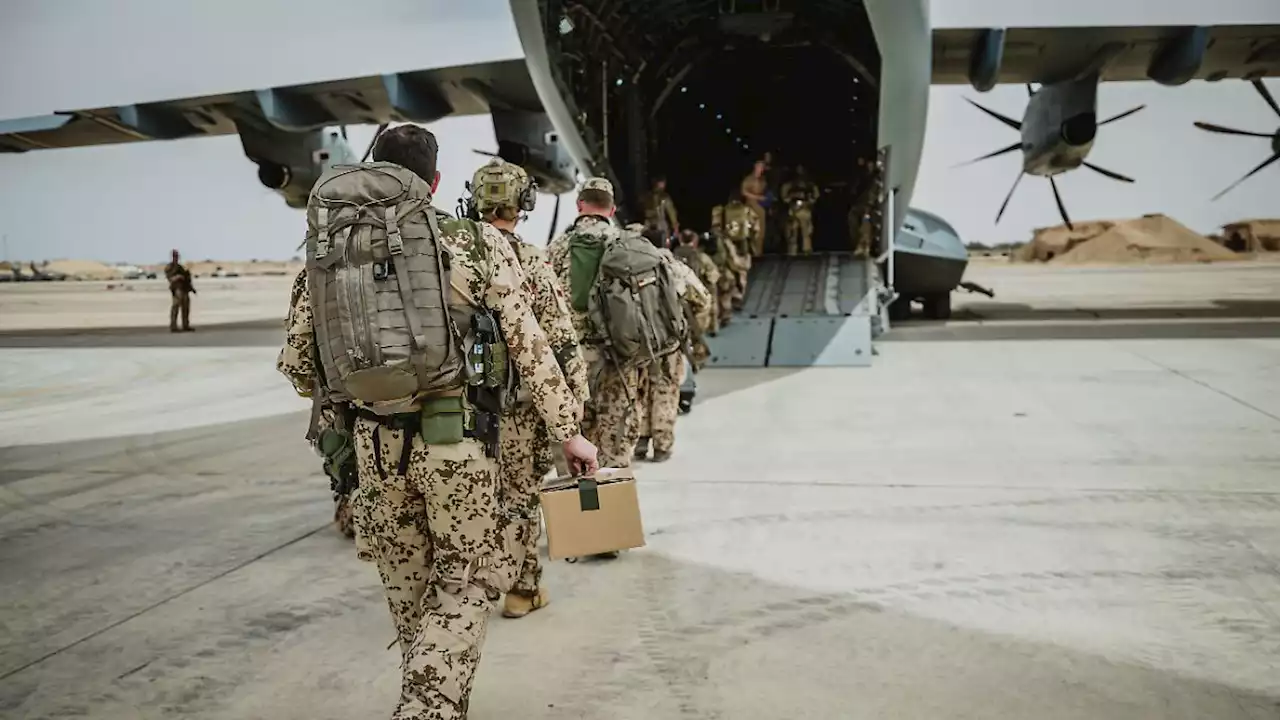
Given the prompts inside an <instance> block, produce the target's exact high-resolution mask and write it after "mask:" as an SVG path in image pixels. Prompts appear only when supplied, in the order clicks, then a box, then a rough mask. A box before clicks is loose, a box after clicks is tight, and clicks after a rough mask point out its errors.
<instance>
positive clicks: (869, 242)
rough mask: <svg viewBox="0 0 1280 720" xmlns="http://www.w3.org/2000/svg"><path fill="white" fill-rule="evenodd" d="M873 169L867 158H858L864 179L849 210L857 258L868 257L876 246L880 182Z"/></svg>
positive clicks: (850, 226)
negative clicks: (876, 217)
mask: <svg viewBox="0 0 1280 720" xmlns="http://www.w3.org/2000/svg"><path fill="white" fill-rule="evenodd" d="M873 167H874V166H872V165H869V164H868V163H867V161H866V159H865V158H858V170H859V172H862V173H864V177H863V179H862V186H861V188H860V189H859V190H858V191H857V193H856V194H855V195H854V198H853V205H852V206H851V207H850V208H849V232H850V234H851V235H852V236H853V244H854V250H853V252H854V255H855V256H857V257H867V256H868V255H869V254H870V252H871V248H872V247H873V245H874V242H873V241H874V237H873V236H874V235H875V214H876V212H877V210H878V208H877V206H876V203H877V202H878V200H879V193H880V180H879V175H878V173H872V169H873Z"/></svg>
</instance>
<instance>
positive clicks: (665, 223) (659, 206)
mask: <svg viewBox="0 0 1280 720" xmlns="http://www.w3.org/2000/svg"><path fill="white" fill-rule="evenodd" d="M644 224H645V225H646V226H647V227H651V228H654V229H656V230H657V231H658V232H660V233H661V234H662V237H666V238H669V237H671V236H672V235H677V234H679V233H680V219H679V218H678V217H677V216H676V204H675V203H674V202H673V201H672V200H671V196H670V195H668V194H667V179H666V178H665V177H663V176H662V175H659V176H658V177H656V178H655V179H654V181H653V189H652V190H650V191H649V192H647V193H645V194H644Z"/></svg>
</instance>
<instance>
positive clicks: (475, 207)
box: [467, 158, 538, 214]
mask: <svg viewBox="0 0 1280 720" xmlns="http://www.w3.org/2000/svg"><path fill="white" fill-rule="evenodd" d="M467 190H469V191H470V192H471V198H470V202H469V205H468V211H469V212H473V213H475V214H482V213H484V212H486V211H488V210H492V209H494V208H500V207H511V208H515V209H517V210H520V211H521V212H532V211H533V208H534V206H535V205H536V204H537V201H538V184H537V182H536V181H535V180H534V179H533V178H531V177H529V174H528V173H527V172H525V171H524V168H522V167H520V166H519V165H515V164H513V163H509V162H505V161H503V160H502V159H500V158H494V159H493V160H491V161H489V162H488V163H487V164H485V165H484V166H483V167H481V168H480V169H479V170H477V171H476V173H475V175H474V176H472V178H471V182H470V183H467Z"/></svg>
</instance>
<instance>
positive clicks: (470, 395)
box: [356, 386, 501, 478]
mask: <svg viewBox="0 0 1280 720" xmlns="http://www.w3.org/2000/svg"><path fill="white" fill-rule="evenodd" d="M492 394H493V393H491V392H489V391H488V389H487V388H484V387H477V386H471V387H468V388H467V389H466V390H465V391H461V390H460V391H458V392H457V393H456V394H448V395H434V396H431V397H428V398H424V399H423V400H421V401H420V404H421V407H420V408H419V409H418V410H417V411H415V412H407V413H397V414H395V415H379V414H377V413H375V412H372V411H369V410H366V409H364V408H357V409H356V416H357V417H360V418H363V419H365V420H368V421H370V422H373V423H377V425H378V427H377V428H376V429H375V430H374V441H373V459H374V464H375V465H376V466H377V468H378V473H379V474H380V475H382V476H383V477H384V478H385V477H386V472H385V470H384V469H383V463H382V443H381V441H380V440H379V438H378V432H379V431H380V430H381V429H382V428H387V429H390V430H398V431H404V433H405V438H404V443H403V444H402V447H401V450H400V459H399V462H398V463H397V466H396V468H397V472H398V474H400V475H403V474H404V473H405V472H406V471H407V470H408V469H409V456H410V454H411V452H412V449H413V438H412V436H413V435H419V436H420V437H421V438H422V442H423V443H424V444H426V445H428V446H431V445H456V444H458V443H460V442H462V441H463V440H469V439H470V440H479V441H480V442H481V443H482V444H483V445H484V449H485V454H486V455H488V456H489V457H491V458H495V459H496V458H497V457H498V417H499V414H500V410H501V407H500V403H499V402H498V401H497V398H495V397H490V395H492Z"/></svg>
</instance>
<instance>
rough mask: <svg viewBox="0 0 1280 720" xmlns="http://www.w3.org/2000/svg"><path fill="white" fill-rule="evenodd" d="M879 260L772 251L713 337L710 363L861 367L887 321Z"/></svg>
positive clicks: (709, 340)
mask: <svg viewBox="0 0 1280 720" xmlns="http://www.w3.org/2000/svg"><path fill="white" fill-rule="evenodd" d="M882 289H883V285H882V284H881V282H880V279H879V273H878V271H877V269H876V266H875V263H873V262H872V261H870V260H867V259H865V258H860V257H855V256H854V255H853V254H852V253H820V254H815V255H809V256H796V257H786V256H777V255H772V256H771V255H766V256H765V257H763V258H758V259H757V260H756V261H755V263H754V264H753V265H752V268H751V274H750V276H749V279H748V282H747V295H746V298H745V299H744V301H743V306H742V309H741V310H739V311H738V312H737V313H735V314H734V316H733V319H732V321H731V322H730V323H729V325H728V326H726V327H724V328H722V329H721V330H720V332H719V333H717V334H716V336H715V337H708V338H707V344H708V345H709V346H710V348H711V359H710V361H709V362H708V365H709V366H710V367H809V366H827V367H858V366H867V365H870V364H871V358H872V356H873V354H874V352H873V350H872V344H871V341H872V338H873V337H875V336H876V335H878V334H879V332H880V331H881V329H882V328H883V327H885V324H884V319H883V318H882V305H883V303H882V300H883V299H884V298H883V297H882V295H883V292H882Z"/></svg>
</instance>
